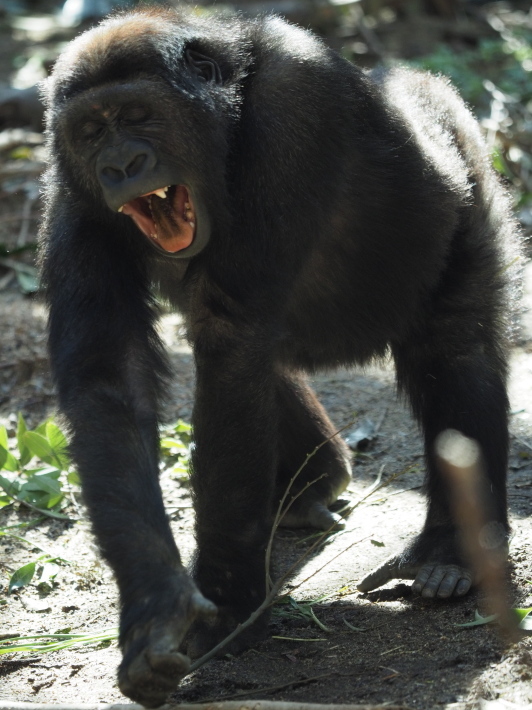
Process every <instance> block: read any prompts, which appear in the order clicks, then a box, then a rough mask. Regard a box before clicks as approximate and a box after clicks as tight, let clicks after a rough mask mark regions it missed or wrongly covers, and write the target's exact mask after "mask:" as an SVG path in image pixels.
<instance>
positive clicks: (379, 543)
mask: <svg viewBox="0 0 532 710" xmlns="http://www.w3.org/2000/svg"><path fill="white" fill-rule="evenodd" d="M370 542H371V544H372V545H375V547H386V545H385V544H384V543H383V542H381V541H380V540H370Z"/></svg>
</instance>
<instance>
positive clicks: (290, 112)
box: [42, 10, 515, 705]
mask: <svg viewBox="0 0 532 710" xmlns="http://www.w3.org/2000/svg"><path fill="white" fill-rule="evenodd" d="M47 102H48V110H47V132H48V144H49V148H50V153H51V156H52V157H51V166H50V169H49V171H48V175H47V178H46V191H47V208H46V216H45V221H44V226H43V229H42V242H43V245H42V248H43V275H44V280H45V283H46V287H47V294H48V299H49V303H50V350H51V357H52V363H53V369H54V373H55V377H56V380H57V384H58V390H59V399H60V405H61V408H62V410H63V412H64V413H65V414H66V416H67V418H68V421H69V423H70V426H71V433H72V444H71V446H72V452H73V455H74V457H75V460H76V462H77V465H78V467H79V471H80V474H81V477H82V481H83V489H84V495H85V500H86V502H87V505H88V507H89V511H90V515H91V520H92V524H93V528H94V531H95V534H96V536H97V539H98V541H99V544H100V547H101V550H102V553H103V555H104V557H105V558H106V559H107V561H108V562H109V564H110V565H111V567H112V568H113V570H114V572H115V575H116V579H117V582H118V586H119V589H120V598H121V604H122V617H121V636H120V639H121V644H122V647H123V651H124V660H123V662H122V665H121V667H120V671H119V683H120V687H121V689H122V690H123V692H124V693H126V694H127V695H129V696H130V697H131V698H134V699H136V700H139V701H140V702H142V703H144V704H146V705H158V704H160V703H161V702H163V701H164V699H165V697H166V695H167V693H168V692H170V691H171V690H172V689H173V688H174V687H175V684H176V683H177V682H178V680H179V678H180V677H182V676H183V675H184V674H185V673H186V671H187V668H188V664H189V661H188V657H187V656H185V655H184V654H182V653H180V652H179V648H180V647H181V645H182V643H185V642H184V637H185V635H186V634H187V633H188V637H189V640H188V648H189V650H190V652H192V653H196V654H197V653H201V652H202V651H203V650H205V648H207V647H209V646H212V645H213V644H214V643H215V642H216V641H217V640H218V639H219V638H221V637H223V636H224V635H225V634H226V633H227V632H228V631H229V630H231V629H232V627H233V626H234V625H235V624H236V623H238V622H239V621H241V620H243V619H244V618H246V617H247V616H248V615H249V613H250V612H251V611H253V610H254V609H255V608H256V607H257V606H258V605H259V604H260V602H261V601H262V599H263V598H264V594H265V575H264V550H265V546H266V543H267V539H268V535H269V531H270V526H271V520H272V514H273V509H274V506H275V504H276V501H278V500H279V497H280V495H281V493H282V491H283V489H284V488H285V486H286V485H287V482H288V481H289V480H290V477H291V476H292V475H293V473H294V472H295V470H297V468H298V467H299V466H300V465H301V463H302V462H303V460H304V459H305V456H306V454H308V453H309V452H310V451H312V450H313V449H314V448H315V447H316V445H317V444H319V443H321V442H322V441H324V439H326V438H327V437H329V436H330V435H331V434H332V433H333V432H334V427H333V426H332V424H331V423H330V421H329V420H328V418H327V416H326V414H325V412H324V411H323V409H322V408H321V407H320V405H319V404H318V403H317V401H316V400H315V398H314V395H313V394H312V392H311V390H310V389H309V388H308V386H307V385H306V384H305V381H304V380H303V379H302V378H301V376H300V375H299V374H298V373H300V372H301V371H303V370H306V371H313V370H315V369H317V368H320V367H331V366H339V365H350V364H353V363H365V362H367V361H368V360H369V359H370V358H373V357H375V356H382V355H384V354H385V353H386V352H387V351H388V349H391V352H392V354H393V357H394V359H395V361H396V365H397V373H398V383H399V387H400V389H401V390H402V391H403V392H404V393H405V394H406V395H407V396H408V397H409V399H410V402H411V404H412V408H413V411H414V413H415V415H416V416H417V418H418V419H419V421H420V424H421V426H422V429H423V431H424V435H425V442H426V452H427V467H428V493H429V508H428V515H427V520H426V523H425V527H424V530H423V531H422V533H421V534H420V536H419V537H418V538H416V540H414V541H413V543H412V544H411V545H410V546H409V547H408V548H407V549H406V550H405V552H404V553H403V555H401V556H399V557H398V558H395V559H394V560H391V561H389V562H388V563H387V564H386V565H385V567H383V568H381V569H380V570H377V572H375V573H374V574H373V575H370V577H368V578H367V579H366V580H364V581H363V582H362V583H361V589H363V590H368V589H371V588H373V587H375V586H378V585H380V584H382V583H384V582H385V581H387V580H388V579H389V578H391V577H394V576H400V577H410V578H414V577H416V581H415V582H414V586H415V587H416V588H417V589H418V590H419V591H421V592H422V593H423V594H424V595H425V596H436V595H437V596H441V597H446V596H450V595H452V594H458V595H461V594H464V593H465V592H466V591H467V590H468V589H469V587H470V585H471V582H472V573H471V571H470V570H469V569H468V567H467V565H466V564H464V562H463V560H462V556H461V553H460V549H459V545H458V543H457V540H456V537H457V536H456V529H455V523H454V521H453V518H452V514H451V511H450V508H449V502H448V495H447V490H446V487H445V484H444V481H443V480H442V478H441V476H440V474H439V470H438V467H437V465H436V462H435V458H434V453H433V450H432V449H433V441H434V439H435V437H436V436H437V435H438V434H439V433H440V432H441V431H442V430H444V429H447V428H454V429H458V430H460V431H461V432H462V433H464V434H465V435H467V436H470V437H473V438H475V439H476V440H477V441H478V442H479V443H480V445H481V447H482V451H483V455H484V459H485V462H486V471H487V476H488V478H489V483H490V486H491V489H492V491H493V498H494V501H495V507H496V513H495V518H496V520H497V521H498V523H499V524H500V526H501V529H502V530H503V533H504V534H505V533H506V532H507V530H508V524H507V517H506V500H505V472H506V459H507V448H508V434H507V406H508V402H507V396H506V387H505V380H506V356H505V342H504V341H505V329H506V324H505V317H506V311H507V307H508V306H507V300H506V295H505V290H506V288H507V282H508V280H509V278H510V275H511V273H512V268H511V264H512V263H513V260H514V255H513V253H512V249H514V244H515V238H514V237H515V226H514V223H513V221H512V219H511V218H510V216H509V209H508V202H507V199H506V197H505V195H504V193H503V191H502V189H501V188H500V186H499V184H498V182H497V179H496V177H495V175H494V173H493V171H492V169H491V168H490V165H489V160H488V158H487V155H486V148H485V146H484V144H483V142H482V140H481V137H480V133H479V129H478V126H477V124H476V122H475V120H474V119H473V117H472V116H471V114H470V113H469V111H468V110H467V109H466V108H465V106H464V104H463V103H462V101H461V100H460V99H459V97H458V96H457V94H456V93H455V92H454V91H453V89H452V88H451V87H450V86H449V85H448V83H447V82H446V81H445V80H443V79H441V78H435V77H433V76H430V75H428V74H424V73H419V72H412V71H406V70H401V69H397V70H392V71H388V72H381V73H376V74H374V75H366V74H364V73H362V72H360V71H359V70H357V69H356V68H355V67H354V66H352V65H351V64H350V63H349V62H347V61H345V60H344V59H342V58H341V57H339V56H338V55H337V54H336V53H334V52H332V51H330V50H329V49H327V48H326V47H325V46H324V45H323V44H322V43H321V42H320V41H319V40H318V39H316V38H315V37H314V36H312V35H311V34H309V33H307V32H305V31H303V30H301V29H298V28H296V27H293V26H291V25H288V24H286V23H285V22H283V21H282V20H280V19H278V18H275V17H270V18H266V19H261V20H255V21H247V20H240V19H235V20H229V21H221V20H220V21H219V20H213V19H208V20H203V19H198V18H197V17H195V16H194V15H192V14H175V13H173V12H167V11H160V10H141V11H138V12H134V13H132V14H126V15H121V16H118V17H115V18H111V19H109V20H107V21H105V22H104V23H103V24H102V25H101V26H100V27H98V28H96V29H93V30H91V31H90V32H88V33H86V34H84V35H82V36H81V37H80V38H78V39H77V40H75V41H74V42H73V43H72V44H71V45H70V46H69V47H68V48H67V50H66V51H65V53H64V54H63V55H62V57H61V58H60V59H59V60H58V63H57V65H56V67H55V70H54V72H53V75H52V77H51V79H50V80H49V83H48V86H47ZM167 184H179V185H181V184H183V185H186V186H188V188H187V189H189V191H190V195H192V199H193V201H194V205H195V211H196V214H195V219H197V222H198V223H197V225H196V228H195V229H196V232H195V238H194V241H193V242H192V244H191V245H190V246H186V247H183V248H179V249H178V250H177V251H175V252H174V253H171V254H170V253H167V252H165V251H164V250H163V249H161V248H159V247H157V246H156V245H154V244H153V243H152V242H151V241H150V239H149V238H148V237H147V236H144V234H143V233H142V232H141V231H140V230H139V229H138V228H137V227H136V226H135V224H134V223H133V221H132V220H131V219H129V217H128V216H126V214H119V213H118V212H117V211H116V210H117V208H118V207H119V206H120V205H121V204H123V203H125V202H127V201H128V200H131V199H133V198H134V197H136V196H138V195H143V194H146V193H147V192H150V191H151V190H154V189H156V188H159V187H163V186H165V185H167ZM126 198H127V199H126ZM153 199H154V202H157V200H158V199H159V198H157V199H155V198H153ZM157 204H161V205H162V207H161V209H163V207H164V209H168V205H170V202H166V203H164V205H163V203H162V202H161V203H157ZM172 204H174V203H172ZM161 243H162V242H161ZM163 246H164V244H163ZM155 293H157V294H159V295H161V296H162V297H163V298H164V299H166V300H167V301H169V302H170V303H171V304H172V305H173V306H175V307H176V308H177V309H179V310H180V311H181V313H183V315H184V318H185V321H186V325H187V329H188V334H189V338H190V340H191V342H192V344H193V348H194V355H195V361H196V366H197V392H196V400H195V407H194V415H193V424H194V436H195V440H196V444H197V446H196V449H195V454H194V462H193V476H192V485H193V491H194V501H195V507H196V515H197V522H196V534H197V542H198V553H197V556H196V559H195V563H194V569H193V575H192V578H191V577H189V576H188V575H187V573H186V572H185V570H184V569H183V567H182V565H181V561H180V557H179V552H178V550H177V547H176V545H175V542H174V539H173V537H172V534H171V532H170V527H169V525H168V521H167V518H166V517H165V513H164V509H163V504H162V499H161V493H160V489H159V484H158V480H157V472H158V429H157V423H158V403H159V401H160V397H161V394H162V392H163V389H164V383H165V378H166V377H167V376H168V368H167V364H166V360H165V355H164V352H163V350H162V347H161V343H160V342H159V339H158V336H157V333H156V330H155V323H156V320H157V309H156V307H155V304H154V301H153V294H155ZM323 473H326V474H328V477H327V478H322V479H321V480H320V481H319V483H318V484H316V485H315V486H313V487H310V488H309V489H308V491H307V492H306V493H305V494H304V495H303V496H301V498H299V499H298V502H297V505H296V506H294V508H293V509H292V510H291V511H290V515H289V518H288V519H287V521H286V522H287V524H290V525H314V526H316V527H320V528H327V527H329V526H330V525H332V524H334V523H335V520H336V522H337V523H338V524H340V523H339V521H338V519H337V517H335V516H334V514H332V513H331V512H330V511H329V510H328V508H327V506H328V505H330V504H331V503H332V502H333V501H334V500H335V499H336V497H337V496H338V494H339V493H340V492H341V491H342V490H343V489H344V488H345V486H346V485H347V482H348V480H349V474H350V468H349V464H348V461H347V453H346V448H345V445H344V444H342V443H341V442H337V441H334V440H333V441H330V442H329V443H328V444H327V445H326V446H324V447H323V448H322V449H320V451H319V453H318V454H317V455H316V456H315V457H314V458H313V459H311V460H310V462H309V464H308V466H307V467H306V468H305V469H304V471H303V473H302V475H301V480H300V481H298V482H297V484H296V485H297V487H298V488H299V489H301V488H302V486H303V485H304V483H305V482H306V481H309V480H314V479H316V478H317V477H319V476H320V475H321V474H323ZM192 579H193V580H194V581H192ZM198 588H199V590H200V592H201V594H200V593H199V592H198V591H197V589H198ZM202 595H204V596H202ZM207 599H208V600H212V602H214V603H215V604H216V605H217V607H218V615H217V616H216V618H214V617H213V613H214V607H213V606H212V604H210V603H209V602H208V601H207ZM265 624H266V620H265V619H263V620H262V621H260V622H259V623H258V624H257V625H256V626H255V629H254V630H253V631H252V632H248V634H247V636H246V637H245V638H244V639H243V641H242V640H241V642H239V644H238V645H240V646H242V645H243V644H245V643H251V642H252V641H253V640H254V639H256V638H260V636H261V635H262V634H263V633H264V630H265ZM189 627H191V628H190V631H189Z"/></svg>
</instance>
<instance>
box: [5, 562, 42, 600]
mask: <svg viewBox="0 0 532 710" xmlns="http://www.w3.org/2000/svg"><path fill="white" fill-rule="evenodd" d="M34 574H35V562H29V563H28V564H27V565H24V566H23V567H19V568H18V570H17V571H16V572H14V573H13V574H12V575H11V579H10V580H9V588H8V593H11V592H12V591H13V589H20V587H25V586H26V585H27V584H29V583H30V582H31V580H32V579H33V575H34Z"/></svg>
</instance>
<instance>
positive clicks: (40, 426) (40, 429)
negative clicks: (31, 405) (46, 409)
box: [35, 418, 52, 436]
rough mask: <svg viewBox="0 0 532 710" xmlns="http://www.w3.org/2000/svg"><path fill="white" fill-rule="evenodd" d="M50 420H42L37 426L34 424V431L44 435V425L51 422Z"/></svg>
mask: <svg viewBox="0 0 532 710" xmlns="http://www.w3.org/2000/svg"><path fill="white" fill-rule="evenodd" d="M51 421H52V419H51V418H49V419H45V420H44V421H43V422H41V423H40V424H39V426H36V427H35V431H36V432H37V434H42V435H43V436H46V425H47V424H48V422H51Z"/></svg>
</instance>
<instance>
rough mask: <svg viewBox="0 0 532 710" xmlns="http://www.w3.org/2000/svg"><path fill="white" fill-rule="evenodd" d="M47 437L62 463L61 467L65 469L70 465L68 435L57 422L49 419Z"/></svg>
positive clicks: (59, 461)
mask: <svg viewBox="0 0 532 710" xmlns="http://www.w3.org/2000/svg"><path fill="white" fill-rule="evenodd" d="M46 438H47V439H48V442H49V444H50V446H51V447H52V449H53V451H54V453H55V455H56V457H57V459H58V461H57V462H58V463H60V464H61V468H62V469H63V471H65V470H66V469H67V468H68V467H69V466H70V456H69V455H68V441H67V439H66V436H65V435H64V434H63V432H62V431H61V429H60V428H59V427H58V426H57V424H54V423H53V422H51V421H49V422H47V423H46Z"/></svg>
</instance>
